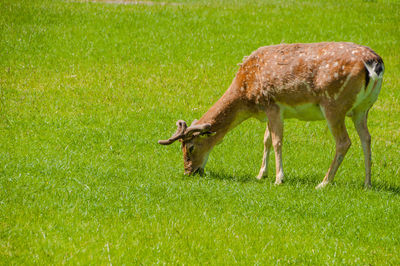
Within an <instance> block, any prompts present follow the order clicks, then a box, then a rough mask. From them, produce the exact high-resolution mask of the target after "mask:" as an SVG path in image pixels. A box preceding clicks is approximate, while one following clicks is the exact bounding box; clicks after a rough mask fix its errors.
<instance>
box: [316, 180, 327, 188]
mask: <svg viewBox="0 0 400 266" xmlns="http://www.w3.org/2000/svg"><path fill="white" fill-rule="evenodd" d="M326 185H328V182H325V181H322V183H320V184H319V185H318V186H316V187H315V189H321V188H324V187H325V186H326Z"/></svg>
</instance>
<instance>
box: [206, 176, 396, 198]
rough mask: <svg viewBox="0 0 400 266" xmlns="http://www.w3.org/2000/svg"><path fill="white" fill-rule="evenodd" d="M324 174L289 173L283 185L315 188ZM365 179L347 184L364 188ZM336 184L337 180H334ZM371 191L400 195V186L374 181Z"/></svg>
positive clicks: (234, 178) (245, 180) (269, 179)
mask: <svg viewBox="0 0 400 266" xmlns="http://www.w3.org/2000/svg"><path fill="white" fill-rule="evenodd" d="M206 178H209V179H216V180H226V181H233V182H238V183H271V184H273V183H274V181H275V176H268V177H266V178H263V179H261V180H259V179H257V178H256V177H255V175H254V176H253V175H250V174H243V173H238V174H235V173H227V172H225V171H212V170H210V171H208V172H207V175H206ZM322 178H323V175H319V174H308V175H298V176H293V175H287V176H286V177H285V182H284V184H283V186H285V185H286V186H287V185H289V186H305V187H310V188H314V187H315V186H317V185H318V184H319V183H320V182H321V181H322ZM362 180H363V179H360V180H355V181H353V182H350V183H349V184H348V185H347V186H348V187H351V188H359V189H363V188H364V184H363V182H362ZM333 185H335V182H333ZM370 190H371V191H377V192H380V191H381V192H390V193H393V194H396V195H400V186H399V185H395V184H390V183H388V182H384V181H373V182H372V188H370Z"/></svg>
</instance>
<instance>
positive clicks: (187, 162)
mask: <svg viewBox="0 0 400 266" xmlns="http://www.w3.org/2000/svg"><path fill="white" fill-rule="evenodd" d="M196 123H197V120H195V121H193V123H192V124H191V125H190V127H188V126H187V125H186V122H185V121H183V120H178V122H176V126H177V127H178V128H177V130H176V132H175V133H174V134H173V135H172V136H171V137H170V138H169V139H167V140H159V141H158V143H159V144H161V145H170V144H172V143H174V142H175V141H177V140H179V141H180V142H181V144H182V152H183V161H184V168H185V174H186V175H191V174H196V173H198V174H200V175H202V174H203V173H204V166H205V164H206V162H207V158H208V153H209V150H210V149H211V147H210V145H209V142H207V141H205V139H207V138H208V137H209V136H211V135H213V134H214V133H213V132H211V131H210V128H211V125H210V124H199V125H197V124H196Z"/></svg>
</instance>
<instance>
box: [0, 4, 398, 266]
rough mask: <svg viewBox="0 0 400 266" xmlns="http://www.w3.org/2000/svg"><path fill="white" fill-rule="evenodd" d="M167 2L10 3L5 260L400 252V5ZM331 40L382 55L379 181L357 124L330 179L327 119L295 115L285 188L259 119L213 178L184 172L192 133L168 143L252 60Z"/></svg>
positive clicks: (3, 108)
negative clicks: (181, 122)
mask: <svg viewBox="0 0 400 266" xmlns="http://www.w3.org/2000/svg"><path fill="white" fill-rule="evenodd" d="M168 2H170V1H169V0H165V1H164V2H163V3H164V4H153V5H149V4H134V5H121V4H110V3H93V2H79V1H46V0H43V1H39V0H35V1H28V0H26V1H23V0H17V1H14V0H3V1H1V2H0V26H1V27H0V29H1V30H0V90H1V91H0V263H1V264H31V263H35V264H36V263H37V264H78V263H82V264H116V265H118V264H124V263H129V264H130V263H133V264H138V263H142V264H153V263H163V264H164V263H171V264H205V263H211V264H231V263H240V264H288V263H296V264H297V263H301V264H399V263H400V255H399V254H400V225H399V220H400V177H399V176H400V156H399V150H400V144H399V143H400V130H399V128H400V121H399V117H400V100H399V99H400V93H399V88H400V77H399V75H398V73H399V72H400V64H399V62H400V54H399V51H400V39H399V27H398V25H399V24H400V5H399V2H397V1H384V0H377V1H361V0H360V1H333V0H332V1H330V0H329V1H316V0H309V1H280V0H272V1H268V2H264V1H224V0H220V1H206V0H204V1H189V0H188V1H184V0H181V1H173V3H175V4H168ZM165 3H166V4H165ZM170 3H172V2H170ZM317 41H351V42H355V43H360V44H364V45H367V46H370V47H372V48H373V49H374V50H375V51H377V52H378V53H379V54H380V55H381V56H382V57H383V59H384V61H385V66H386V71H385V78H384V85H383V88H382V92H381V94H380V96H379V99H378V101H377V102H376V104H375V105H374V107H373V109H372V110H371V112H370V115H369V118H370V119H369V127H370V131H371V134H372V138H373V140H372V142H373V144H372V149H373V162H374V163H373V169H372V170H373V179H372V182H373V188H372V189H371V190H368V191H365V190H364V189H363V188H362V185H363V180H364V169H363V164H364V163H363V155H362V151H361V146H360V142H359V140H358V137H357V136H356V133H355V130H354V127H353V126H352V125H351V121H347V122H349V123H348V128H349V134H350V137H351V139H352V142H353V146H352V147H351V149H350V151H349V152H348V154H347V156H346V158H345V160H344V162H343V164H342V166H341V168H340V169H339V171H338V174H337V176H336V182H335V184H333V185H332V186H329V187H327V188H326V189H324V190H322V191H316V190H314V187H315V185H317V184H318V183H319V182H320V181H321V180H322V178H323V176H324V174H325V171H326V170H327V168H328V166H329V163H330V161H331V160H332V158H333V152H334V143H333V140H332V137H331V135H330V133H329V132H328V131H327V129H326V125H325V123H324V122H312V123H311V122H309V123H307V122H300V121H296V120H287V121H285V140H284V153H283V156H284V167H285V171H286V175H287V182H286V183H285V184H284V185H282V186H279V187H276V186H274V185H273V179H274V178H273V177H272V176H273V173H274V170H275V169H274V166H273V163H272V162H273V158H272V160H271V164H270V165H271V167H270V169H269V174H270V177H269V178H268V179H265V180H262V181H257V180H256V179H255V176H256V175H257V173H258V170H259V167H260V165H261V157H262V149H263V147H262V138H263V133H264V127H265V125H263V124H261V123H259V122H258V121H256V120H248V121H246V122H244V123H243V124H242V125H241V126H239V127H238V128H237V129H235V130H234V131H232V132H231V133H230V134H228V135H227V136H226V138H225V140H224V142H223V143H222V144H221V145H219V146H217V147H216V148H215V149H214V151H213V153H212V154H211V156H210V160H209V163H208V165H207V167H206V172H207V175H206V176H205V177H197V176H195V177H189V178H188V177H185V176H184V175H183V167H182V158H181V154H180V148H179V145H172V146H169V147H162V146H160V145H158V144H157V140H158V139H160V138H165V137H167V136H169V135H170V134H171V133H172V132H173V131H174V130H175V126H174V124H175V121H176V120H178V119H185V120H186V121H189V122H190V121H192V120H193V119H195V118H199V117H200V116H201V115H202V114H203V113H204V112H205V111H206V110H207V109H208V108H209V107H210V106H211V105H212V104H213V103H214V102H215V101H216V100H217V99H218V98H219V97H220V96H221V95H222V94H223V92H224V91H225V90H226V89H227V87H228V86H229V84H230V82H231V80H232V79H233V77H234V75H235V73H236V71H237V69H238V67H237V65H236V64H237V63H239V62H241V60H242V58H243V56H245V55H248V54H250V53H251V52H252V51H253V50H255V49H256V48H258V47H260V46H263V45H270V44H276V43H281V42H286V43H292V42H317Z"/></svg>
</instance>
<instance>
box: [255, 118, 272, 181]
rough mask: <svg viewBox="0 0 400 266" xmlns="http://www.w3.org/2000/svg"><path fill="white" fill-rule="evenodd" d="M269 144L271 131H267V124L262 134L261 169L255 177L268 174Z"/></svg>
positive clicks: (259, 177) (258, 177) (270, 143)
mask: <svg viewBox="0 0 400 266" xmlns="http://www.w3.org/2000/svg"><path fill="white" fill-rule="evenodd" d="M271 146H272V141H271V133H270V132H269V129H268V124H267V128H266V130H265V134H264V154H263V159H262V164H261V169H260V172H259V173H258V176H257V179H262V178H263V177H267V176H268V159H269V152H270V150H271Z"/></svg>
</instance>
